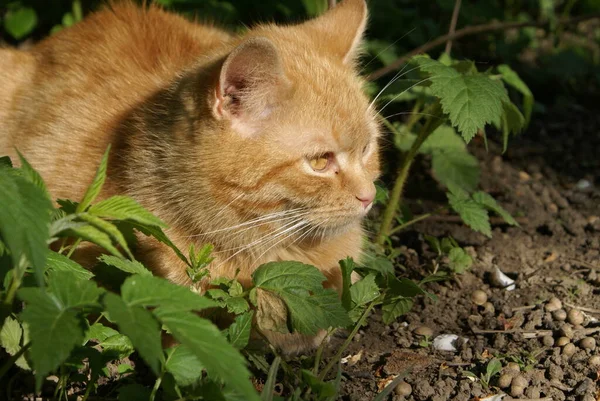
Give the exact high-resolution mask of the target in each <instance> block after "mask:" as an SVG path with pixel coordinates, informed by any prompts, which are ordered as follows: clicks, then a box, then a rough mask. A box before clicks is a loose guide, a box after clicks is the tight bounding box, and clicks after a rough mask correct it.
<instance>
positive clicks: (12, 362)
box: [0, 342, 31, 379]
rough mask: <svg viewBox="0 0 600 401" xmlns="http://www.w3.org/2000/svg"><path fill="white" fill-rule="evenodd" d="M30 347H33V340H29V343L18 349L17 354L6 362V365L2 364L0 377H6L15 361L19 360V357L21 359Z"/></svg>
mask: <svg viewBox="0 0 600 401" xmlns="http://www.w3.org/2000/svg"><path fill="white" fill-rule="evenodd" d="M29 347H31V342H28V343H27V344H25V345H23V346H22V347H21V349H20V350H19V351H17V353H16V354H14V355H13V356H11V357H10V359H8V360H7V361H6V362H4V365H2V368H0V379H1V378H3V377H4V375H5V374H6V372H8V370H9V369H10V368H11V366H13V365H14V364H15V362H17V359H19V358H20V357H21V355H23V354H24V353H25V352H26V351H27V350H28V349H29Z"/></svg>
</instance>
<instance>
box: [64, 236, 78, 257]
mask: <svg viewBox="0 0 600 401" xmlns="http://www.w3.org/2000/svg"><path fill="white" fill-rule="evenodd" d="M80 242H81V238H77V241H75V242H74V243H73V245H71V249H70V250H69V253H67V258H69V259H71V256H72V255H73V252H75V249H77V247H78V246H79V243H80Z"/></svg>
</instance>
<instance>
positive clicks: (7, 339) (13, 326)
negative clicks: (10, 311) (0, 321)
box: [0, 316, 31, 370]
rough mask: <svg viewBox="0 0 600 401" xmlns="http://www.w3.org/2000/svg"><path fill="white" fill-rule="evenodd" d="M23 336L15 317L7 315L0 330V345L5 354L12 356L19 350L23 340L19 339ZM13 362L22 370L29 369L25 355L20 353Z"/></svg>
mask: <svg viewBox="0 0 600 401" xmlns="http://www.w3.org/2000/svg"><path fill="white" fill-rule="evenodd" d="M22 338H23V329H22V328H21V325H20V324H19V322H18V321H17V320H16V319H13V318H12V317H10V316H9V317H7V318H6V320H5V321H4V325H3V326H2V330H0V345H2V347H3V348H4V350H5V351H6V353H7V354H9V355H11V356H13V355H15V354H16V353H17V352H19V351H20V350H21V348H22V347H21V344H22V343H23V344H24V343H25V341H21V340H22ZM15 364H16V365H17V366H18V367H20V368H21V369H24V370H31V368H30V367H29V364H28V363H27V360H26V359H25V356H23V355H21V356H20V357H19V359H17V360H16V362H15Z"/></svg>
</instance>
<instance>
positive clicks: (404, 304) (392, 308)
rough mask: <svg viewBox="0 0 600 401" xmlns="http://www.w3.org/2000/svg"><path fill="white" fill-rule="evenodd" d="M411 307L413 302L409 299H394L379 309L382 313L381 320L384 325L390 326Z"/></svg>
mask: <svg viewBox="0 0 600 401" xmlns="http://www.w3.org/2000/svg"><path fill="white" fill-rule="evenodd" d="M412 307H413V300H412V299H410V298H400V299H394V300H393V301H391V302H389V303H386V304H384V305H383V306H382V307H381V310H382V312H383V315H382V319H383V322H384V323H385V324H390V323H392V322H393V321H395V320H396V319H397V318H398V317H399V316H402V315H404V314H406V313H408V312H409V311H410V310H411V309H412Z"/></svg>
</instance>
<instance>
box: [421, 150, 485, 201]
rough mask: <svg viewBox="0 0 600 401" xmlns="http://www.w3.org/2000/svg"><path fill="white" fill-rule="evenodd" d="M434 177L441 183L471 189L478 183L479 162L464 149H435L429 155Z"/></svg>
mask: <svg viewBox="0 0 600 401" xmlns="http://www.w3.org/2000/svg"><path fill="white" fill-rule="evenodd" d="M431 168H432V170H433V175H434V176H435V178H436V179H437V180H438V181H439V182H440V183H442V184H443V185H445V186H447V187H450V186H458V187H460V188H462V189H464V190H467V191H473V190H475V189H476V188H477V186H478V185H479V162H478V161H477V159H476V158H475V157H474V156H473V155H471V154H470V153H468V152H466V151H453V150H451V149H449V150H437V151H435V152H433V154H432V156H431Z"/></svg>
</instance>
